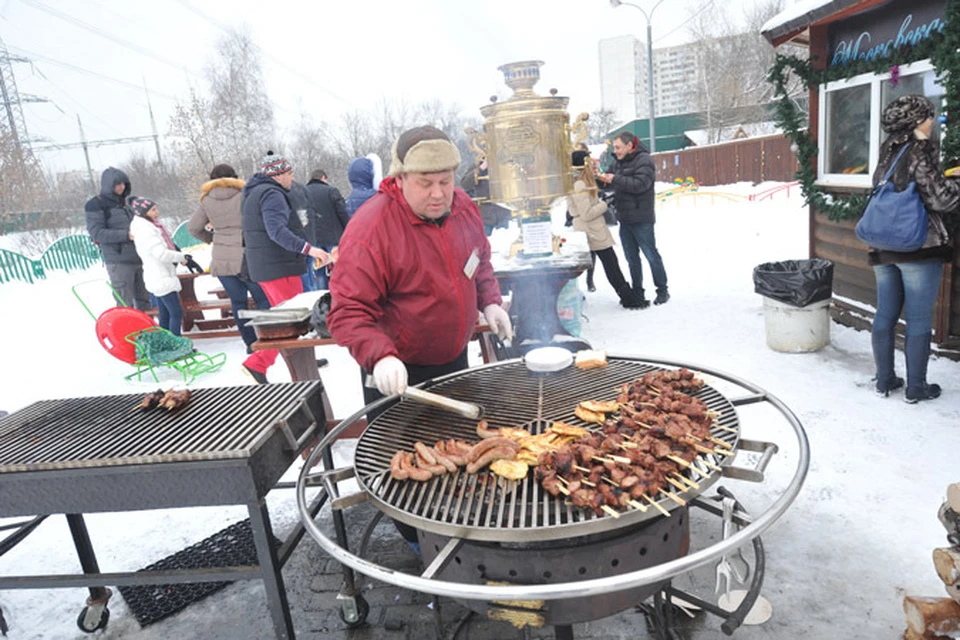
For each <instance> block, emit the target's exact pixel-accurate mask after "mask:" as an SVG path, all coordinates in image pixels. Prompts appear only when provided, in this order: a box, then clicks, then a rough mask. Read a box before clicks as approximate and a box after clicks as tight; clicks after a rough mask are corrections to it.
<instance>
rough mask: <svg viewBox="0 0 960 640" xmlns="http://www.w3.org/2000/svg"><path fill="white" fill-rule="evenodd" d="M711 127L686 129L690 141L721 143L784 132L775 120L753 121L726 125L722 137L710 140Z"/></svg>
mask: <svg viewBox="0 0 960 640" xmlns="http://www.w3.org/2000/svg"><path fill="white" fill-rule="evenodd" d="M710 131H711V130H710V129H691V130H690V131H684V132H683V135H684V136H686V137H687V138H688V139H689V140H690V142H692V143H693V144H694V145H695V146H697V147H702V146H705V145H708V144H720V143H723V142H730V141H732V140H738V139H743V138H756V137H758V136H769V135H773V134H775V133H782V130H781V129H778V128H777V125H776V124H775V123H773V122H751V123H750V124H735V125H730V126H729V127H724V128H723V130H722V131H721V132H720V139H719V140H714V141H713V142H710Z"/></svg>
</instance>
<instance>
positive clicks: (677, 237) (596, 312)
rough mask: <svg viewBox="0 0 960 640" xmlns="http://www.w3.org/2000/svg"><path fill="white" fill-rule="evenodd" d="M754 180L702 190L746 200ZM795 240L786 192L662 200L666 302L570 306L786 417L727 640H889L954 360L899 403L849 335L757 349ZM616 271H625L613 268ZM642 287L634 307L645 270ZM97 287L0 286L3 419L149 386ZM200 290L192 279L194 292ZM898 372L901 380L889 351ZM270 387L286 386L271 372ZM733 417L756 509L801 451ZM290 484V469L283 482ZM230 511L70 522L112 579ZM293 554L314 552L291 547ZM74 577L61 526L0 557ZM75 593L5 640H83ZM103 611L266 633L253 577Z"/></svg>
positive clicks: (934, 494)
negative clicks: (759, 281)
mask: <svg viewBox="0 0 960 640" xmlns="http://www.w3.org/2000/svg"><path fill="white" fill-rule="evenodd" d="M768 186H771V185H760V186H758V187H751V186H749V185H732V186H727V187H717V188H712V189H704V190H702V191H703V192H704V193H705V194H706V193H708V192H713V193H716V192H728V193H740V194H744V193H749V192H754V191H760V190H762V189H764V188H765V187H768ZM807 233H808V225H807V218H806V209H805V208H804V207H803V206H802V202H801V199H800V197H799V195H798V194H797V192H796V190H795V189H794V190H792V191H791V197H789V198H788V197H787V196H786V195H785V194H778V195H776V196H775V197H774V198H772V199H770V200H765V201H763V202H759V203H753V202H746V201H742V200H737V201H731V200H727V199H725V198H723V197H722V196H717V197H713V198H711V197H709V196H700V197H696V198H689V197H685V198H678V199H676V200H673V201H668V202H666V203H664V204H662V205H660V206H659V209H658V225H657V235H658V244H659V246H660V249H661V253H662V255H663V258H664V262H665V265H666V269H667V273H668V275H669V279H670V280H669V282H670V291H671V295H672V299H671V301H670V303H669V304H667V305H665V306H662V307H652V308H650V309H647V310H644V311H626V310H623V309H621V308H620V307H619V306H618V304H617V300H616V296H615V295H614V293H613V291H612V289H611V287H610V285H609V284H608V283H607V282H606V280H605V278H604V276H603V272H602V269H601V268H600V265H599V264H598V265H597V268H598V270H597V274H596V284H597V288H598V290H597V292H596V293H587V294H586V303H585V306H584V311H583V312H584V315H585V317H586V319H585V321H584V324H583V335H584V337H585V338H586V339H587V340H589V341H590V342H591V343H592V344H593V345H594V346H595V347H597V348H605V349H608V350H609V351H610V352H611V353H615V354H625V355H636V356H647V357H650V358H662V359H666V360H671V361H679V362H686V363H691V364H694V365H701V366H703V367H706V368H713V369H718V370H721V371H725V372H728V373H731V374H733V375H735V376H738V377H740V378H744V379H746V380H749V381H752V382H754V383H756V384H758V385H759V386H761V387H763V388H765V389H766V390H768V391H769V392H771V393H772V394H774V395H776V396H777V397H779V398H780V399H781V400H782V401H783V402H785V403H786V404H787V406H789V407H790V409H792V410H793V411H794V412H795V414H796V415H797V417H798V418H799V419H800V421H801V422H802V423H803V425H804V428H805V429H806V433H807V436H808V437H809V441H810V449H811V453H812V456H811V464H810V471H809V475H808V476H807V479H806V483H805V485H804V487H803V490H802V491H801V493H800V495H799V497H798V499H797V500H796V502H795V503H794V504H793V506H792V507H791V508H790V509H789V510H788V511H787V513H786V514H785V516H784V517H783V518H782V519H781V520H780V521H779V522H777V523H776V524H775V525H774V526H773V528H772V529H771V530H770V531H769V532H767V534H765V535H764V542H765V545H766V550H767V578H766V582H765V586H764V591H763V593H764V595H765V596H766V597H767V598H768V599H769V600H770V601H771V602H772V604H773V607H774V618H773V619H772V620H771V621H770V622H769V623H767V624H766V625H764V626H762V627H754V628H743V629H741V630H739V631H738V632H737V637H738V638H745V639H746V640H750V639H751V638H799V637H807V638H827V637H837V635H838V633H837V632H838V631H840V632H842V635H843V636H844V637H845V638H848V639H854V638H857V639H861V638H862V639H864V640H866V639H871V640H872V639H874V638H880V637H887V638H892V637H895V636H896V635H897V634H899V633H900V632H901V631H902V629H903V628H904V617H903V612H902V609H901V598H902V596H903V595H904V594H905V593H911V594H922V595H931V596H940V595H943V586H942V584H941V583H940V581H939V579H938V578H937V576H936V574H935V572H934V569H933V566H932V562H931V560H930V554H931V551H932V550H933V549H934V548H935V547H937V546H943V545H944V544H945V538H944V536H945V534H944V531H943V528H942V527H941V525H940V523H939V522H938V520H937V517H936V514H937V508H938V507H939V505H940V503H941V500H942V496H943V494H944V490H945V488H946V486H947V485H948V484H949V483H950V482H953V481H956V480H957V479H958V477H957V472H956V471H955V470H954V468H953V464H952V463H953V462H954V461H955V455H956V454H955V452H956V451H957V446H958V444H960V431H958V426H957V425H958V424H960V381H958V380H960V376H958V374H960V365H958V364H957V363H954V362H951V361H948V360H945V359H933V360H932V361H931V363H930V373H929V378H930V380H932V381H935V382H939V383H940V384H942V385H943V387H944V395H943V397H942V398H940V399H938V400H935V401H932V402H927V403H921V404H919V405H915V406H910V405H907V404H905V403H903V402H901V400H900V397H899V396H898V397H891V398H887V399H880V398H877V397H876V396H875V395H874V394H873V392H872V385H871V382H870V378H871V377H872V375H873V365H872V358H871V354H870V336H869V334H868V333H866V332H858V331H855V330H853V329H850V328H846V327H842V326H839V325H836V324H833V325H832V327H831V330H832V338H831V344H830V346H828V347H827V348H825V349H823V350H821V351H820V352H817V353H810V354H783V353H778V352H774V351H772V350H770V349H768V348H767V347H766V344H765V341H764V316H763V306H762V299H761V297H760V296H758V295H756V294H755V293H754V292H753V283H752V278H751V275H752V269H753V267H754V266H756V265H757V264H760V263H762V262H767V261H773V260H785V259H792V258H804V257H806V255H807V247H808V237H807ZM618 251H619V249H618ZM621 266H622V268H623V269H624V271H625V272H626V263H625V262H624V261H621ZM645 277H646V280H645V282H646V283H647V291H648V295H649V294H650V291H651V290H652V289H653V287H652V283H651V282H650V280H649V278H650V275H649V271H647V272H646V275H645ZM97 278H99V279H101V280H102V279H104V278H105V274H104V273H103V271H102V269H92V270H90V271H88V272H86V273H82V274H53V275H52V276H51V277H50V278H49V279H48V280H46V281H43V282H41V283H39V284H33V285H28V284H19V283H8V284H4V285H2V286H0V305H2V308H3V309H4V311H5V313H3V314H0V335H3V336H4V338H5V344H4V351H3V353H4V359H3V362H4V370H5V374H4V376H3V378H4V384H3V385H2V386H0V409H4V410H7V411H14V410H17V409H20V408H22V407H25V406H27V405H28V404H30V403H32V402H34V401H37V400H41V399H46V398H57V397H77V396H91V395H102V394H113V393H139V392H140V391H143V390H147V389H150V388H153V387H154V386H155V385H154V384H152V383H150V384H148V383H141V384H138V383H128V382H125V381H124V379H123V376H124V375H125V374H126V373H128V372H129V368H128V366H127V365H125V364H123V363H121V362H119V361H116V360H114V359H112V358H111V357H110V356H109V355H107V354H106V353H105V352H104V351H103V349H102V348H101V347H100V346H99V344H98V343H97V342H96V340H95V337H94V331H93V320H92V319H91V317H90V316H89V315H87V313H86V311H84V309H83V308H82V307H81V305H80V304H79V303H78V302H77V300H76V299H75V298H74V296H73V295H72V294H71V287H72V286H74V285H75V284H77V283H78V282H83V281H89V280H91V279H97ZM581 285H582V281H581ZM212 286H214V285H213V284H211V285H210V287H212ZM204 290H205V289H204V287H203V286H202V285H200V284H199V283H198V292H203V291H204ZM80 291H81V295H83V296H84V298H85V299H86V300H88V301H89V303H90V304H92V305H93V306H94V308H95V312H96V310H97V309H102V308H106V306H107V304H108V303H107V301H106V299H105V298H104V297H103V295H102V294H103V287H102V285H98V284H95V283H94V284H85V285H82V286H81V287H80ZM97 304H99V305H100V306H99V307H97ZM197 347H198V348H199V349H200V350H202V351H205V352H217V351H223V352H226V353H227V355H228V361H227V364H226V366H225V367H224V369H223V370H222V371H220V372H218V373H215V374H208V375H206V376H203V377H202V378H201V379H200V380H199V381H198V385H211V386H222V385H237V384H248V383H249V379H248V378H246V377H245V376H244V375H243V374H241V373H240V371H239V365H240V362H241V360H242V358H243V350H242V343H241V342H240V341H239V340H238V339H237V340H209V341H198V342H197ZM317 354H318V357H327V358H329V359H330V361H331V364H330V367H329V368H328V369H326V370H324V371H323V372H322V374H323V376H324V382H325V384H326V385H327V389H328V391H329V393H330V397H331V400H332V403H333V406H334V411H335V414H336V415H337V416H338V417H344V416H346V415H349V414H350V413H352V412H353V411H354V410H355V409H357V408H359V407H360V405H361V396H360V388H359V374H358V370H357V367H356V365H355V364H354V363H353V362H352V360H351V359H350V357H349V355H348V354H347V353H346V352H345V350H343V349H341V348H338V347H327V348H322V349H318V351H317ZM471 355H472V356H474V357H475V354H471ZM898 370H899V371H900V372H901V373H902V370H903V362H902V354H900V353H898ZM270 378H271V379H272V380H274V381H281V380H286V379H289V376H288V375H287V373H286V371H285V369H284V367H283V365H282V364H280V365H278V366H276V367H274V368H273V369H272V370H271V371H270ZM738 411H739V412H740V415H741V419H742V421H743V430H744V435H745V436H747V437H751V438H755V439H760V440H771V441H773V442H776V443H777V444H778V445H780V446H781V451H780V452H779V453H778V454H777V455H776V456H775V457H774V459H773V461H772V462H771V464H770V466H769V468H768V476H769V479H768V481H767V482H765V483H763V484H759V485H752V484H748V483H744V482H734V481H726V480H725V481H724V482H725V484H726V485H727V486H728V487H729V488H731V489H732V490H733V491H734V492H735V493H737V494H738V496H740V497H741V500H742V501H743V502H744V503H745V504H746V506H747V508H748V509H749V510H751V511H752V512H754V513H759V511H761V510H762V509H764V508H766V507H767V506H769V503H770V502H771V500H772V499H774V498H775V497H776V495H777V494H776V491H777V490H779V489H782V488H783V487H785V486H786V484H787V483H788V482H789V480H790V476H791V474H792V473H793V472H794V469H795V467H796V464H797V451H798V448H797V445H796V442H795V440H794V439H793V436H792V435H791V432H790V430H789V428H787V426H786V423H785V422H784V421H783V420H780V419H778V418H777V416H776V414H775V412H773V411H770V410H769V409H765V408H763V407H758V408H756V409H752V408H750V407H741V408H740V409H739V410H738ZM349 455H350V448H349V444H347V445H345V446H344V447H342V451H341V456H344V457H345V459H348V457H349ZM738 462H739V459H738ZM296 473H297V469H296V468H293V469H291V470H290V471H289V472H288V474H287V478H294V477H296ZM0 500H2V496H0ZM269 508H270V510H271V514H272V516H273V518H274V528H275V530H276V531H277V533H278V535H282V534H283V533H284V531H285V530H287V529H288V528H289V527H290V526H291V524H292V523H293V522H294V521H295V520H296V518H297V513H296V507H295V504H294V499H293V494H292V492H280V491H277V492H274V494H271V495H270V496H269ZM244 517H246V513H245V510H244V509H243V508H240V507H236V508H203V509H177V510H166V511H145V512H135V513H118V514H96V515H91V516H89V517H88V518H87V522H88V526H89V528H90V531H91V536H92V539H93V541H94V544H95V547H96V549H97V552H98V557H99V560H100V565H101V569H102V570H104V571H127V570H134V569H138V568H141V567H143V566H146V565H147V564H149V563H151V562H154V561H156V560H158V559H160V558H162V557H164V556H166V555H169V554H170V553H173V552H176V551H178V550H180V549H182V548H183V547H185V546H187V545H189V544H191V543H193V542H196V541H198V540H201V539H203V538H205V537H207V536H208V535H210V534H211V533H213V532H215V531H218V530H220V529H221V528H223V527H224V526H226V525H227V524H229V523H232V522H235V521H237V520H240V519H242V518H244ZM3 522H5V521H2V520H0V524H2V523H3ZM303 544H313V543H312V542H311V541H310V540H309V539H307V540H305V541H304V542H303ZM748 557H749V556H748ZM73 571H76V556H75V552H74V550H73V547H72V544H71V541H70V538H69V535H68V533H67V528H66V526H65V522H64V519H63V518H62V517H51V518H49V519H48V520H47V521H46V522H45V523H44V524H43V525H41V526H40V528H39V529H38V530H37V531H36V532H34V533H33V534H32V535H31V536H30V537H29V538H27V539H26V540H25V541H24V542H23V543H21V544H20V545H19V546H17V547H16V548H15V549H14V550H13V551H11V552H9V553H8V554H6V555H5V556H4V557H2V558H0V573H2V574H3V575H23V574H40V573H57V572H60V573H64V572H73ZM679 582H681V583H686V582H689V580H688V579H687V578H686V577H684V578H681V579H680V580H679ZM681 586H682V587H685V586H689V585H687V584H681ZM699 586H700V589H701V593H700V595H702V596H703V597H707V598H709V597H710V596H711V595H712V592H713V584H712V583H711V584H708V585H702V584H701V585H699ZM84 597H85V591H84V590H82V589H60V590H54V591H38V590H20V591H4V592H0V606H2V607H3V610H4V612H5V614H6V616H7V619H8V621H9V622H10V623H11V626H12V630H11V633H10V637H11V638H14V639H16V640H22V639H27V638H29V639H39V638H45V639H46V638H57V639H59V638H81V637H86V636H85V635H84V634H82V633H80V632H79V631H78V630H77V629H76V626H75V618H76V615H77V613H78V609H79V606H80V603H81V602H82V601H83V599H84ZM111 610H112V612H113V615H112V617H111V622H110V626H109V628H108V629H107V631H106V632H105V633H104V634H103V635H102V637H105V638H137V639H144V638H150V639H152V638H175V637H176V638H187V637H193V635H192V631H193V624H195V622H196V620H197V619H198V618H200V619H206V620H209V619H211V618H214V619H218V620H219V619H222V625H220V628H221V629H222V633H223V635H222V637H223V638H239V637H247V636H248V635H249V631H248V629H249V628H263V624H264V622H263V620H262V618H263V617H264V616H265V615H266V613H265V609H264V606H263V591H262V589H261V588H260V587H259V584H257V583H252V584H238V585H235V586H231V587H228V588H227V589H226V590H225V591H223V592H221V594H219V595H218V596H216V597H215V598H211V599H209V600H208V601H205V602H204V603H200V604H197V605H194V606H192V607H189V608H188V609H187V610H186V611H184V612H182V613H181V614H179V615H176V616H173V617H172V618H170V619H168V620H166V621H164V622H161V623H159V624H157V625H154V626H151V627H148V628H147V629H143V630H141V629H139V627H138V626H137V624H136V622H135V621H134V620H133V618H132V616H131V615H130V614H129V611H128V610H127V608H126V606H125V604H124V603H123V600H122V598H120V597H114V598H113V600H112V601H111ZM294 618H295V619H294V622H295V624H296V613H295V614H294ZM248 625H250V626H248ZM718 628H719V623H714V622H711V623H709V624H707V625H706V628H705V630H704V631H702V632H699V633H697V634H696V635H695V636H694V637H697V638H712V637H719V636H720V632H719V630H718Z"/></svg>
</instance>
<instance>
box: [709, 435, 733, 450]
mask: <svg viewBox="0 0 960 640" xmlns="http://www.w3.org/2000/svg"><path fill="white" fill-rule="evenodd" d="M709 440H710V442H712V443H713V444H715V445H717V446H719V447H724V448H726V449H733V445H731V444H730V443H729V442H724V441H723V440H719V439H717V438H714V437H713V436H710V438H709Z"/></svg>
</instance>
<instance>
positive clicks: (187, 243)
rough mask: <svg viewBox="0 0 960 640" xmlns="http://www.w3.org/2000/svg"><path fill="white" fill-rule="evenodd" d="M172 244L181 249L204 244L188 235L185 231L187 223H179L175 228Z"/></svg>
mask: <svg viewBox="0 0 960 640" xmlns="http://www.w3.org/2000/svg"><path fill="white" fill-rule="evenodd" d="M173 244H175V245H177V246H178V247H180V248H181V249H186V248H188V247H193V246H196V245H198V244H206V243H205V242H204V241H203V240H200V239H199V238H194V237H193V236H192V235H190V232H189V231H187V223H186V222H181V223H180V224H179V225H178V226H177V230H176V231H174V232H173Z"/></svg>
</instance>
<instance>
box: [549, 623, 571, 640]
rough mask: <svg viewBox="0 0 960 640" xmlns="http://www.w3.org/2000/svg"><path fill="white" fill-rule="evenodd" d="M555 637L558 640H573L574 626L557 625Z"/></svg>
mask: <svg viewBox="0 0 960 640" xmlns="http://www.w3.org/2000/svg"><path fill="white" fill-rule="evenodd" d="M553 636H554V637H555V638H556V639H557V640H573V626H572V625H569V624H561V625H557V626H555V627H554V628H553Z"/></svg>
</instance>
